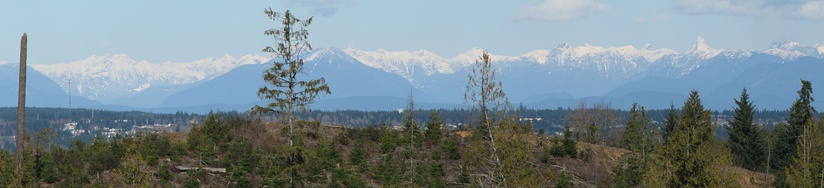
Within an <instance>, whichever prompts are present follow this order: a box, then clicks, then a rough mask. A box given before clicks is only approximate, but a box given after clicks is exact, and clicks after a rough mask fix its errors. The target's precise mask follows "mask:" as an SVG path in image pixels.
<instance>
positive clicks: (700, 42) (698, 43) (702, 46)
mask: <svg viewBox="0 0 824 188" xmlns="http://www.w3.org/2000/svg"><path fill="white" fill-rule="evenodd" d="M714 50H715V49H713V48H712V47H710V45H709V44H708V43H707V41H706V40H704V37H701V36H698V37H697V39H695V45H693V46H692V50H691V51H693V52H709V51H714Z"/></svg>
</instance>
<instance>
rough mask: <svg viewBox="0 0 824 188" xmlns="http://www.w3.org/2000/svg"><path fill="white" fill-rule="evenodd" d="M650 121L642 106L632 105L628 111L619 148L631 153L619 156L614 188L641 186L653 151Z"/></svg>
mask: <svg viewBox="0 0 824 188" xmlns="http://www.w3.org/2000/svg"><path fill="white" fill-rule="evenodd" d="M649 124H650V120H649V117H647V114H646V111H645V110H644V107H643V106H639V105H638V104H637V103H633V104H632V108H631V109H630V110H629V119H628V120H627V121H626V125H627V127H626V130H625V131H624V134H623V135H622V136H621V143H620V145H621V147H623V148H625V149H628V150H630V151H631V153H628V154H624V155H623V156H621V159H620V163H621V164H619V166H618V167H617V168H616V169H615V172H616V174H615V185H613V186H616V187H638V186H642V185H643V184H642V183H643V182H642V181H643V177H644V174H645V173H646V172H647V171H648V168H649V162H650V160H651V158H650V157H649V154H651V153H652V151H653V148H654V147H653V146H654V145H655V144H654V142H653V136H654V135H652V129H651V128H650V127H649Z"/></svg>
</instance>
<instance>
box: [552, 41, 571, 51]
mask: <svg viewBox="0 0 824 188" xmlns="http://www.w3.org/2000/svg"><path fill="white" fill-rule="evenodd" d="M555 48H558V49H569V48H572V47H571V46H570V45H569V43H567V42H564V43H561V44H558V47H555Z"/></svg>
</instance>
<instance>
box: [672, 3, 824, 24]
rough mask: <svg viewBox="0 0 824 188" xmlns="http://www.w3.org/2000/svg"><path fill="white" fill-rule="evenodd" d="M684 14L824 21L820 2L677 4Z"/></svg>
mask: <svg viewBox="0 0 824 188" xmlns="http://www.w3.org/2000/svg"><path fill="white" fill-rule="evenodd" d="M675 4H676V7H677V8H678V10H680V11H681V12H682V13H684V14H692V15H702V14H714V15H728V16H744V17H753V18H756V19H765V18H766V19H770V18H782V19H797V20H810V21H824V1H821V0H675Z"/></svg>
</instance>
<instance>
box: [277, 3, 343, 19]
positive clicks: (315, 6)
mask: <svg viewBox="0 0 824 188" xmlns="http://www.w3.org/2000/svg"><path fill="white" fill-rule="evenodd" d="M286 4H287V5H289V6H291V7H298V8H309V9H312V12H313V13H315V14H319V15H321V16H326V17H328V16H332V15H334V14H335V13H337V12H338V11H339V10H341V9H344V8H350V7H354V6H355V5H356V3H355V1H353V0H287V1H286Z"/></svg>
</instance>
